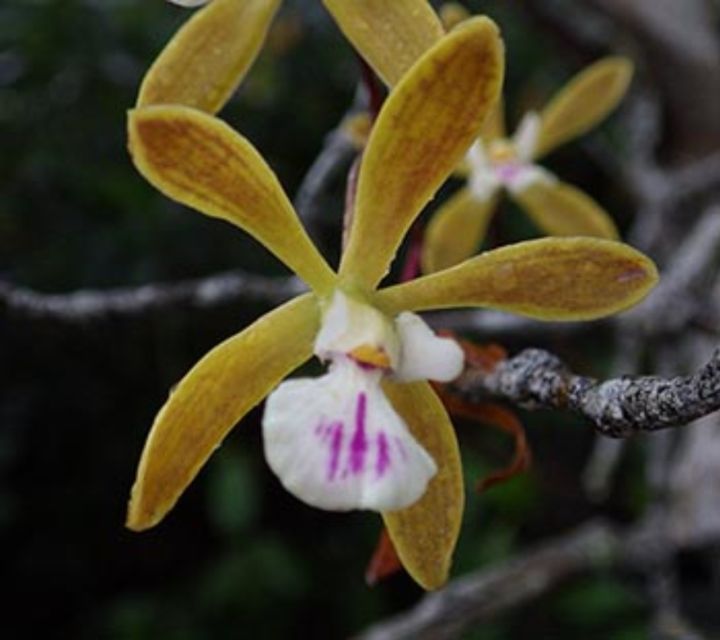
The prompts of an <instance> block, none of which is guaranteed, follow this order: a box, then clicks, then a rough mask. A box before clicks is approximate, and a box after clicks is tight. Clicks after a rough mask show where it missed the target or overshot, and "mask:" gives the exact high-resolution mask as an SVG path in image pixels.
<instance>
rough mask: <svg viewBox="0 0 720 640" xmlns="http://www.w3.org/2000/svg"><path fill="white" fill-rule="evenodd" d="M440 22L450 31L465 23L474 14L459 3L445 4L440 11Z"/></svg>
mask: <svg viewBox="0 0 720 640" xmlns="http://www.w3.org/2000/svg"><path fill="white" fill-rule="evenodd" d="M438 15H439V16H440V22H442V24H443V27H445V30H446V31H450V29H453V28H454V27H456V26H457V25H459V24H460V23H461V22H465V20H467V19H468V18H469V17H470V16H471V15H472V14H471V13H470V12H469V11H468V10H467V9H466V8H465V7H463V6H462V5H461V4H460V3H459V2H445V3H443V4H442V5H441V6H440V9H439V10H438Z"/></svg>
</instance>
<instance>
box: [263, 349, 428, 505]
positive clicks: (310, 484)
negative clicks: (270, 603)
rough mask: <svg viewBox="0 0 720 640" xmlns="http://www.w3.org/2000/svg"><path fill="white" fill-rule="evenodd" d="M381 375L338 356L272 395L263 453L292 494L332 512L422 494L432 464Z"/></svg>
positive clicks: (403, 501)
mask: <svg viewBox="0 0 720 640" xmlns="http://www.w3.org/2000/svg"><path fill="white" fill-rule="evenodd" d="M381 376H382V373H381V372H380V371H372V370H366V369H363V368H361V367H359V366H358V365H357V364H356V363H354V362H353V361H352V360H350V359H339V360H337V361H335V362H333V364H332V365H331V366H330V370H329V372H328V373H326V374H325V375H324V376H321V377H319V378H314V379H313V378H300V379H295V380H290V381H287V382H284V383H282V384H281V385H280V386H279V387H278V388H277V389H276V390H275V391H274V392H273V393H272V394H270V396H269V397H268V400H267V405H266V407H265V415H264V416H263V440H264V445H265V456H266V458H267V461H268V464H269V465H270V468H271V469H272V470H273V472H274V473H275V474H276V475H277V476H278V477H279V478H280V481H281V482H282V484H283V485H284V486H285V488H286V489H287V490H288V491H289V492H290V493H292V494H293V495H295V496H296V497H298V498H299V499H301V500H302V501H303V502H306V503H307V504H309V505H311V506H314V507H319V508H321V509H328V510H333V511H347V510H350V509H370V510H373V511H393V510H397V509H402V508H404V507H407V506H409V505H411V504H413V503H414V502H416V501H417V500H418V499H419V498H420V497H421V496H422V495H423V494H424V493H425V489H426V488H427V484H428V482H429V481H430V479H431V478H432V477H433V476H434V475H435V473H436V472H437V466H436V464H435V462H434V460H433V459H432V458H431V457H430V455H429V454H428V453H427V452H426V451H425V449H423V448H422V446H420V444H418V442H417V441H416V440H415V439H414V438H413V436H412V435H411V434H410V432H409V431H408V430H407V427H406V426H405V423H404V422H403V420H402V418H401V417H400V416H399V415H398V414H397V412H396V411H395V410H394V409H393V407H392V405H391V404H390V402H389V401H388V400H387V398H386V397H385V394H384V393H383V392H382V389H381V387H380V384H379V383H380V378H381Z"/></svg>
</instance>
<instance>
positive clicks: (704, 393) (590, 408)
mask: <svg viewBox="0 0 720 640" xmlns="http://www.w3.org/2000/svg"><path fill="white" fill-rule="evenodd" d="M454 388H455V389H456V390H457V391H458V392H459V393H461V394H462V395H463V396H465V397H466V398H467V399H469V400H471V401H474V402H480V401H483V400H487V399H488V398H494V399H498V398H499V399H503V400H508V401H510V402H512V403H514V404H516V405H519V406H521V407H524V408H527V409H563V410H569V411H573V412H575V413H577V414H578V415H580V416H582V417H584V418H586V419H587V420H588V421H590V423H591V424H592V426H593V428H594V429H595V430H596V431H597V432H598V433H602V434H603V435H606V436H610V437H614V438H627V437H629V436H632V435H634V434H637V433H640V432H644V431H657V430H658V429H665V428H668V427H678V426H682V425H685V424H687V423H689V422H692V421H693V420H696V419H698V418H701V417H703V416H705V415H708V414H710V413H712V412H714V411H717V410H718V409H720V349H717V350H716V351H715V352H714V353H713V356H712V358H711V359H710V361H709V362H708V363H707V364H706V365H705V366H704V367H702V368H701V369H700V370H699V371H698V372H697V373H695V374H694V375H691V376H678V377H675V378H669V379H665V378H660V377H657V376H635V377H622V378H616V379H612V380H607V381H605V382H600V381H598V380H596V379H594V378H590V377H586V376H580V375H576V374H574V373H572V372H571V371H570V369H569V368H568V367H567V366H566V365H565V364H564V363H563V362H562V361H561V360H560V359H559V358H558V357H557V356H555V355H553V354H551V353H548V352H547V351H543V350H541V349H526V350H525V351H522V352H521V353H519V354H518V355H517V356H515V357H513V358H509V359H507V360H504V361H501V362H500V363H499V364H497V365H496V366H495V368H494V369H493V370H491V371H486V370H483V369H480V368H468V369H466V370H465V371H464V372H463V374H462V375H461V376H460V378H459V379H458V380H457V381H456V382H455V384H454Z"/></svg>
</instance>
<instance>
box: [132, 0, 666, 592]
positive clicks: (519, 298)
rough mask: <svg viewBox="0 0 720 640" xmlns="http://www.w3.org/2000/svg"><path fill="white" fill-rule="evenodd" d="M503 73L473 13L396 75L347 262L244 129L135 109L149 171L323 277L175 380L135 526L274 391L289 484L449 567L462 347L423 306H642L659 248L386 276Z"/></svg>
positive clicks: (164, 109) (268, 450)
mask: <svg viewBox="0 0 720 640" xmlns="http://www.w3.org/2000/svg"><path fill="white" fill-rule="evenodd" d="M214 1H216V2H217V1H218V0H214ZM502 75H503V52H502V43H501V40H500V37H499V34H498V31H497V28H496V27H495V25H494V23H492V22H491V21H490V20H488V19H486V18H474V19H471V20H468V21H467V22H466V23H464V24H463V25H462V26H461V27H459V28H458V29H456V30H454V31H453V32H452V33H450V34H448V35H447V36H445V37H443V38H442V39H440V40H439V41H437V42H436V43H435V44H434V45H433V46H432V47H431V48H430V49H429V50H428V51H427V52H426V53H425V54H423V55H422V56H421V57H420V59H419V60H418V61H417V62H416V64H414V65H413V66H412V67H411V68H410V69H409V71H408V72H407V73H406V75H405V76H404V77H403V78H402V79H401V80H400V81H399V82H398V84H397V86H396V87H395V89H394V90H393V91H392V93H391V94H390V97H389V99H388V100H387V101H386V102H385V104H384V106H383V108H382V110H381V112H380V114H379V116H378V118H377V121H376V124H375V126H374V127H373V131H372V133H371V135H370V139H369V141H368V144H367V148H366V150H365V153H364V156H363V161H362V164H361V167H360V171H359V176H358V183H357V192H356V198H355V203H354V211H353V223H352V227H351V230H350V233H349V238H348V242H347V247H346V250H345V251H344V253H343V257H342V260H341V264H340V268H339V270H338V272H337V273H335V272H333V271H332V270H331V268H330V267H329V266H328V265H327V263H326V262H325V260H324V259H323V258H322V256H321V255H320V254H319V253H318V251H317V250H316V248H315V247H314V245H313V244H312V243H311V241H310V239H309V238H308V236H307V234H306V233H305V231H304V229H303V228H302V226H301V224H300V222H299V220H298V218H297V215H296V214H295V212H294V211H293V209H292V205H291V204H290V202H289V200H288V198H287V196H286V195H285V193H284V192H283V190H282V187H281V186H280V184H279V182H278V180H277V178H276V177H275V175H274V174H273V173H272V171H271V169H270V168H269V167H268V166H267V165H266V164H265V162H264V161H263V159H262V158H261V156H260V155H259V154H258V153H257V151H256V150H255V149H254V147H253V146H252V145H251V144H250V143H249V142H248V141H247V140H246V139H245V138H243V137H242V136H241V135H239V134H238V133H236V132H235V131H233V130H232V129H231V128H230V127H229V126H228V125H226V124H225V123H223V122H222V121H221V120H219V119H217V118H215V117H213V116H211V115H209V114H207V113H204V112H203V111H200V110H198V109H193V108H189V107H186V106H180V105H151V106H146V107H140V108H137V109H135V110H133V111H131V113H130V116H129V127H128V128H129V144H130V150H131V153H132V156H133V160H134V162H135V164H136V166H137V168H138V170H139V171H140V173H141V174H142V175H143V176H144V177H145V178H146V179H147V180H148V181H149V182H150V183H151V184H153V185H154V186H155V187H156V188H158V189H159V190H160V191H162V192H163V193H165V194H166V195H167V196H169V197H171V198H173V199H175V200H176V201H178V202H180V203H183V204H185V205H188V206H191V207H193V208H195V209H197V210H198V211H201V212H203V213H205V214H207V215H210V216H213V217H218V218H222V219H224V220H226V221H228V222H231V223H232V224H234V225H236V226H239V227H240V228H242V229H244V230H245V231H246V232H248V233H250V234H251V235H253V236H254V237H255V238H256V239H257V240H259V241H260V242H261V243H262V244H264V245H265V246H266V247H267V248H268V249H269V250H270V251H272V252H273V253H274V254H275V255H276V256H277V257H278V258H279V259H280V260H282V261H283V262H284V263H285V264H286V265H287V266H288V267H289V268H290V269H291V270H292V271H294V272H295V273H296V274H297V275H298V276H300V277H301V278H302V279H303V280H304V281H305V282H306V283H307V284H308V285H309V287H310V289H311V292H310V293H306V294H304V295H301V296H299V297H297V298H295V299H294V300H291V301H290V302H288V303H286V304H284V305H282V306H280V307H279V308H277V309H275V310H274V311H272V312H270V313H268V314H266V315H264V316H262V317H261V318H260V319H259V320H257V321H256V322H255V323H253V324H252V325H251V326H249V327H248V328H246V329H244V330H243V331H241V332H240V333H238V334H237V335H235V336H233V337H231V338H229V339H228V340H226V341H225V342H223V343H221V344H220V345H218V346H217V347H215V348H214V349H213V350H212V351H210V353H208V354H207V355H206V356H205V357H204V358H202V359H201V360H200V361H199V362H198V363H197V364H196V365H195V366H194V367H193V368H192V369H191V370H190V372H189V373H188V374H187V375H186V376H185V377H184V378H183V379H182V380H181V381H180V383H179V384H178V385H177V386H176V387H175V388H174V389H173V391H172V393H171V394H170V397H169V398H168V400H167V402H166V404H165V405H164V407H163V408H162V409H161V410H160V412H159V413H158V415H157V417H156V419H155V422H154V424H153V426H152V429H151V431H150V435H149V436H148V439H147V442H146V444H145V448H144V451H143V454H142V457H141V460H140V464H139V468H138V472H137V478H136V481H135V484H134V486H133V490H132V495H131V500H130V504H129V509H128V519H127V524H128V527H130V528H131V529H135V530H142V529H146V528H149V527H152V526H154V525H155V524H157V523H158V522H159V521H160V520H161V519H162V518H163V517H164V516H165V514H166V513H167V512H168V511H169V510H170V509H171V508H172V507H173V506H174V504H175V503H176V501H177V500H178V498H179V496H180V495H181V494H182V492H183V491H184V489H185V488H186V487H187V486H188V484H189V483H190V482H191V481H192V480H193V478H194V477H195V476H196V475H197V473H198V472H199V470H200V469H201V467H202V466H203V465H204V464H205V462H206V461H207V459H208V458H209V457H210V455H211V454H212V452H213V451H214V450H215V449H216V448H217V447H218V445H219V444H220V443H221V441H222V440H223V438H224V437H225V436H226V435H227V433H228V432H229V431H230V429H232V427H233V426H234V425H235V424H236V423H237V422H238V421H239V420H241V419H242V418H243V416H244V415H245V414H246V413H247V412H248V411H249V410H250V409H251V408H252V407H254V406H255V405H257V404H258V403H259V402H260V401H262V400H263V398H265V397H267V404H266V408H265V414H264V417H263V440H264V447H265V455H266V458H267V460H268V463H269V465H270V467H271V468H272V470H273V471H274V472H275V473H276V474H277V476H278V477H279V479H280V481H281V482H282V483H283V484H284V486H285V487H286V488H287V489H288V490H289V491H290V492H291V493H293V494H294V495H296V496H297V497H298V498H299V499H301V500H304V501H305V502H307V503H309V504H312V505H315V506H319V507H321V508H326V509H337V510H347V509H354V508H362V509H370V510H375V511H380V512H381V513H382V516H383V518H384V520H385V524H386V526H387V529H388V531H389V534H390V536H391V538H392V541H393V543H394V545H395V547H396V549H397V552H398V555H399V557H400V559H401V561H402V562H403V564H404V566H405V568H406V569H407V571H408V572H409V574H410V575H411V576H412V577H413V578H414V579H415V580H416V581H417V582H418V583H419V584H420V585H421V586H423V587H424V588H427V589H433V588H437V587H438V586H440V585H441V584H443V583H444V582H445V580H446V579H447V575H448V571H449V566H450V559H451V556H452V551H453V549H454V546H455V543H456V540H457V535H458V531H459V527H460V522H461V518H462V512H463V503H464V491H463V478H462V468H461V462H460V455H459V451H458V445H457V441H456V438H455V434H454V432H453V429H452V425H451V423H450V420H449V418H448V416H447V413H446V412H445V410H444V408H443V405H442V403H441V402H440V400H439V399H438V397H437V396H436V395H435V393H434V392H433V391H432V389H431V387H430V385H429V383H428V382H427V381H426V380H427V379H434V380H450V379H452V378H453V377H454V376H455V375H457V374H458V373H459V371H460V369H461V367H462V355H461V352H460V350H459V347H458V346H457V345H456V344H455V343H454V342H453V341H452V340H450V339H444V338H439V337H437V336H435V335H434V334H433V333H432V331H431V330H430V329H429V327H428V326H427V325H426V324H425V323H424V322H423V321H422V319H421V318H420V317H419V316H417V315H415V314H414V313H413V312H414V311H418V310H422V309H432V308H441V307H452V306H490V307H494V308H498V309H505V310H509V311H516V312H518V313H523V314H526V315H529V316H532V317H539V318H553V319H580V318H594V317H599V316H602V315H606V314H608V313H612V312H614V311H617V310H619V309H622V308H625V307H627V306H630V305H632V304H634V303H635V302H637V301H638V300H640V299H641V298H642V297H644V296H645V295H646V293H647V292H648V291H649V289H650V288H651V287H652V286H653V285H654V283H655V281H656V270H655V267H654V265H653V264H652V262H651V261H649V260H648V259H647V258H646V257H645V256H643V255H642V254H640V253H638V252H636V251H635V250H633V249H631V248H630V247H627V246H625V245H623V244H620V243H615V242H607V241H603V240H597V239H570V240H567V239H545V240H538V241H533V242H526V243H521V244H518V245H514V246H512V247H508V248H504V249H500V250H497V251H492V252H488V253H486V254H484V255H482V256H480V257H477V258H474V259H472V260H468V261H467V262H465V263H463V264H462V265H459V266H457V267H455V268H453V269H449V270H446V271H443V272H439V273H437V274H434V275H432V276H427V277H423V278H419V279H417V280H415V281H413V282H410V283H407V284H402V285H398V286H393V287H389V288H385V289H380V290H377V286H378V284H379V282H380V280H381V279H382V278H383V276H384V275H385V274H386V272H387V270H388V268H389V265H390V263H391V261H392V259H393V257H394V255H395V253H396V251H397V249H398V247H399V245H400V243H401V241H402V238H403V236H404V235H405V233H406V232H407V230H408V228H409V227H410V225H411V224H412V222H413V221H414V219H415V218H416V217H417V215H418V214H419V212H420V211H421V209H422V207H423V206H424V205H425V204H426V203H427V201H428V200H429V199H430V198H431V197H432V196H433V194H434V193H435V191H436V190H437V189H438V188H439V187H440V185H441V184H442V183H443V182H444V181H445V180H446V178H447V177H448V176H449V175H450V174H451V172H452V171H453V169H454V168H455V167H456V166H457V164H458V163H459V162H460V160H461V158H462V157H463V155H464V154H465V153H466V151H467V149H468V147H469V146H470V144H471V143H472V141H473V140H474V139H475V138H476V137H477V135H478V134H479V132H480V128H481V126H482V122H483V120H484V119H485V117H486V116H487V113H488V111H489V110H490V109H491V107H492V105H493V104H494V102H495V101H496V99H497V95H498V92H499V88H500V86H501V82H502ZM478 79H480V81H478ZM313 354H315V355H317V356H318V357H319V358H320V359H321V360H323V361H325V362H327V363H328V365H329V366H328V372H327V373H326V374H325V375H323V376H321V377H319V378H317V379H307V378H299V379H293V380H289V381H286V382H283V383H281V381H282V380H283V379H284V378H285V377H286V376H288V375H289V374H290V373H291V372H292V371H293V370H295V369H296V368H297V367H298V366H300V365H301V364H302V363H304V362H305V361H307V360H308V359H309V358H310V357H311V356H312V355H313Z"/></svg>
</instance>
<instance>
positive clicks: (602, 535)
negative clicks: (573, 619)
mask: <svg viewBox="0 0 720 640" xmlns="http://www.w3.org/2000/svg"><path fill="white" fill-rule="evenodd" d="M618 548H619V538H618V536H617V534H616V533H615V532H614V531H613V530H612V529H611V528H610V527H609V526H608V525H607V524H605V523H602V522H593V523H589V524H586V525H584V526H582V527H580V528H579V529H577V530H575V531H572V532H571V533H569V534H566V535H563V536H559V537H558V538H556V539H555V540H552V541H551V542H548V543H545V544H544V545H542V546H540V547H538V548H536V549H534V550H531V551H528V552H525V553H524V554H523V555H519V556H517V557H515V558H514V559H512V560H509V561H508V562H506V563H504V564H501V565H499V566H496V567H492V568H490V569H481V570H479V571H477V572H474V573H470V574H468V575H467V576H464V577H462V578H458V579H456V580H453V581H452V582H451V583H450V584H449V585H448V586H447V587H445V588H444V589H443V590H442V591H438V592H437V593H431V594H429V595H426V596H425V597H424V598H423V599H422V600H421V601H420V602H419V604H418V605H417V606H415V607H414V608H413V609H411V610H410V611H408V612H406V613H402V614H400V615H398V616H396V617H394V618H391V619H389V620H385V621H383V622H381V623H379V624H376V625H375V626H373V627H370V628H369V629H368V630H366V631H365V632H363V633H361V634H359V635H357V636H355V638H354V640H403V639H405V638H408V639H411V638H412V639H413V640H447V639H450V638H456V637H458V636H459V635H460V633H462V631H463V630H466V629H468V628H470V627H472V626H473V625H474V624H477V623H478V622H480V621H482V620H487V619H489V618H492V617H494V616H496V615H498V614H499V613H502V612H503V611H507V610H509V609H512V608H514V607H517V606H518V605H521V604H523V603H524V602H528V601H530V600H532V599H534V598H536V597H538V596H539V595H541V594H543V593H546V592H547V591H549V590H550V589H551V588H552V587H555V586H557V584H558V583H560V582H562V581H563V580H565V579H567V578H570V577H572V576H574V575H576V574H578V573H581V572H582V571H587V570H589V569H592V568H595V567H597V566H598V565H599V564H607V563H608V560H609V559H610V558H611V557H612V556H614V555H616V554H617V553H618Z"/></svg>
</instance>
